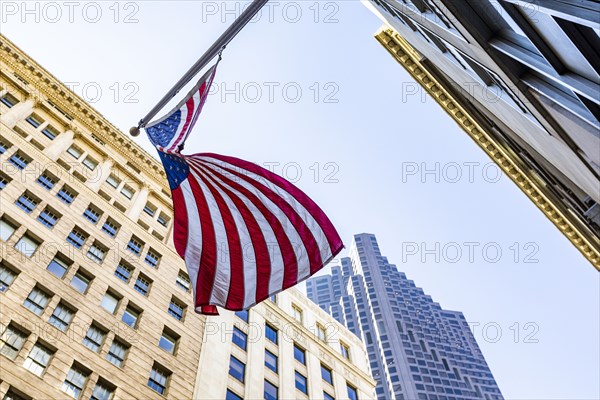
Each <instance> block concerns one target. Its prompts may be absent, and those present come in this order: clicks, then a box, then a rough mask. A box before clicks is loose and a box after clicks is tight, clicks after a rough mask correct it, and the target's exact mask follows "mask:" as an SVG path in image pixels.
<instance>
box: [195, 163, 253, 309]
mask: <svg viewBox="0 0 600 400" xmlns="http://www.w3.org/2000/svg"><path fill="white" fill-rule="evenodd" d="M192 169H194V170H195V168H194V167H192ZM200 179H201V180H202V182H204V184H205V185H206V186H207V187H208V190H210V192H211V193H212V195H213V197H214V199H215V201H216V202H217V207H218V208H219V212H220V213H221V218H222V220H223V225H224V229H225V232H226V235H227V245H228V247H229V265H230V280H229V288H228V295H227V302H226V303H225V308H227V309H228V310H241V309H242V308H243V306H244V260H243V253H242V245H241V243H240V242H241V241H240V234H239V232H238V228H237V225H236V222H235V219H234V218H233V214H232V212H231V210H230V209H229V207H228V206H227V203H226V202H225V199H223V197H222V196H221V194H220V193H219V191H218V190H217V189H215V188H214V187H213V185H212V184H211V183H210V182H209V181H208V180H207V179H206V178H205V177H204V176H202V175H200ZM218 262H219V264H222V263H223V262H224V260H218ZM217 268H219V267H217Z"/></svg>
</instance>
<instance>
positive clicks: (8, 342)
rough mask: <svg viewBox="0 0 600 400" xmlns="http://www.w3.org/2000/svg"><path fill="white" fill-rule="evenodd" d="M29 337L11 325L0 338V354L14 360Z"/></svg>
mask: <svg viewBox="0 0 600 400" xmlns="http://www.w3.org/2000/svg"><path fill="white" fill-rule="evenodd" d="M28 336H29V335H28V334H26V333H25V332H23V331H21V330H20V329H18V328H17V327H16V326H14V325H13V324H9V325H8V326H7V327H6V329H4V332H2V336H0V354H2V355H4V356H6V357H8V358H10V359H11V360H14V359H15V358H17V354H19V351H21V348H22V347H23V344H24V343H25V341H26V340H27V337H28Z"/></svg>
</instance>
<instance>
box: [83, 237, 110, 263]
mask: <svg viewBox="0 0 600 400" xmlns="http://www.w3.org/2000/svg"><path fill="white" fill-rule="evenodd" d="M106 252H107V249H106V247H104V246H102V245H100V244H99V243H98V242H94V244H92V245H91V246H90V248H89V249H88V252H87V256H88V258H90V259H92V260H94V261H95V262H97V263H98V264H102V261H104V257H105V256H106Z"/></svg>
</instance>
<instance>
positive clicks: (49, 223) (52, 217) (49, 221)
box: [37, 207, 60, 229]
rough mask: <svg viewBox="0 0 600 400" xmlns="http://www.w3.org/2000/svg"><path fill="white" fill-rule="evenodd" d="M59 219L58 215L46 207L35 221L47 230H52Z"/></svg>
mask: <svg viewBox="0 0 600 400" xmlns="http://www.w3.org/2000/svg"><path fill="white" fill-rule="evenodd" d="M59 219H60V216H59V214H58V213H57V212H56V211H54V210H52V209H51V208H50V207H46V208H45V209H44V211H42V212H41V213H40V215H38V217H37V220H38V221H39V222H41V223H42V225H44V226H45V227H47V228H49V229H52V228H54V225H56V223H57V222H58V220H59Z"/></svg>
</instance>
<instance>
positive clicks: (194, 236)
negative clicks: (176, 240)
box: [179, 179, 202, 301]
mask: <svg viewBox="0 0 600 400" xmlns="http://www.w3.org/2000/svg"><path fill="white" fill-rule="evenodd" d="M179 187H180V188H181V193H182V194H183V199H184V201H185V207H186V210H187V218H188V240H187V246H186V248H185V257H184V259H185V265H186V267H187V271H188V276H189V277H190V281H191V282H192V288H193V289H194V301H195V300H196V298H197V297H196V283H197V280H198V271H199V269H200V257H201V255H202V227H201V225H200V214H199V213H198V205H197V203H196V198H195V197H194V194H193V192H192V188H191V186H190V183H189V182H188V180H187V179H185V180H183V181H182V182H181V185H180V186H179Z"/></svg>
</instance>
